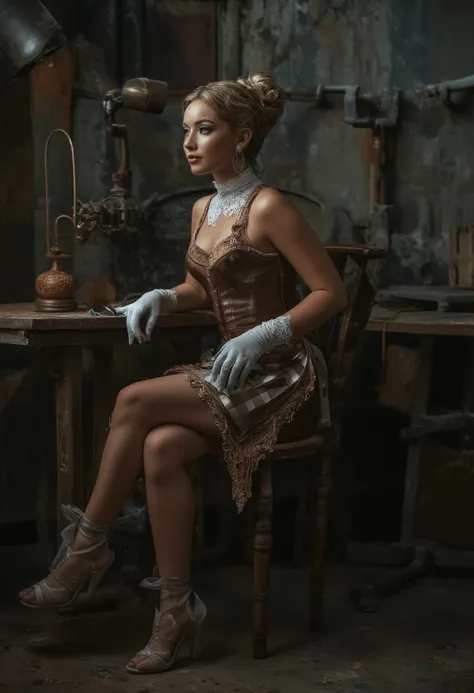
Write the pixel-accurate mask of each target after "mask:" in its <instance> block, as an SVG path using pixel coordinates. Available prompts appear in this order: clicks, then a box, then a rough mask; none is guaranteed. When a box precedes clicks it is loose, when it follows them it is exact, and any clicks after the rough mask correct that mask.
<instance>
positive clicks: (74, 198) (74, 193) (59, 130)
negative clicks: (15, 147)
mask: <svg viewBox="0 0 474 693" xmlns="http://www.w3.org/2000/svg"><path fill="white" fill-rule="evenodd" d="M56 133H61V134H63V135H64V136H65V137H66V139H67V141H68V143H69V149H70V152H71V165H72V217H69V216H68V217H67V218H68V219H70V220H71V221H72V222H73V224H74V226H76V210H77V182H76V155H75V153H74V144H73V142H72V139H71V137H70V136H69V134H68V133H67V132H66V130H63V129H62V128H57V129H56V130H53V131H52V132H50V134H49V135H48V138H47V140H46V143H45V145H44V197H45V200H44V208H45V225H46V228H45V233H46V251H47V252H48V253H49V250H50V243H49V241H50V229H49V172H48V153H49V143H50V142H51V139H52V138H53V136H54V135H55V134H56ZM62 216H67V215H62ZM60 218H61V217H58V219H60ZM58 219H57V220H56V222H57V221H58ZM56 236H57V223H56V224H55V239H54V240H55V242H56V241H57V237H56Z"/></svg>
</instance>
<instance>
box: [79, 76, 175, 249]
mask: <svg viewBox="0 0 474 693" xmlns="http://www.w3.org/2000/svg"><path fill="white" fill-rule="evenodd" d="M167 91H168V85H167V84H166V82H160V81H158V80H152V79H147V78H144V77H137V78H134V79H130V80H128V81H127V82H125V84H124V85H123V87H122V88H121V89H112V90H111V91H109V92H108V93H107V94H106V96H105V99H104V102H103V106H104V114H105V119H106V123H107V130H108V132H109V134H110V135H111V136H112V137H114V138H116V139H118V140H119V142H120V144H121V164H120V168H119V169H118V171H117V172H116V173H113V174H112V186H111V188H110V189H109V191H108V193H107V195H106V196H105V197H104V198H103V199H101V200H97V201H89V202H84V203H82V202H80V203H79V206H78V210H77V238H78V240H79V241H87V240H88V239H90V238H91V237H92V236H93V235H94V234H96V233H98V232H101V233H104V234H107V235H109V236H111V235H113V234H114V233H117V232H129V233H135V232H137V231H138V230H139V229H140V228H141V227H142V226H143V225H144V224H146V223H147V221H148V220H149V219H150V217H151V215H152V213H153V212H154V210H155V209H156V207H157V205H158V203H159V197H158V195H152V196H151V197H149V198H148V199H147V200H144V201H143V202H140V201H138V200H136V199H135V198H134V197H132V196H131V183H132V172H131V170H130V154H129V144H128V137H127V128H126V126H125V125H123V124H119V123H117V122H116V121H115V114H116V113H117V111H118V110H119V109H120V108H128V109H130V110H133V111H141V112H143V113H156V114H160V113H162V112H163V110H164V108H165V105H166V99H167Z"/></svg>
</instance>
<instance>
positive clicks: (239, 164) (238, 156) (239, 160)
mask: <svg viewBox="0 0 474 693" xmlns="http://www.w3.org/2000/svg"><path fill="white" fill-rule="evenodd" d="M244 168H245V157H244V155H243V152H242V150H241V149H237V151H236V153H235V156H234V169H235V171H236V172H237V173H242V171H243V170H244Z"/></svg>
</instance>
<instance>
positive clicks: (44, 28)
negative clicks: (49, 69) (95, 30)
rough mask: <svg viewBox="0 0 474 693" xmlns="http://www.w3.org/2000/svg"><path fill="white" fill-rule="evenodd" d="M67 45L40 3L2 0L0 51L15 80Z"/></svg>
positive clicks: (37, 0)
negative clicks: (11, 69)
mask: <svg viewBox="0 0 474 693" xmlns="http://www.w3.org/2000/svg"><path fill="white" fill-rule="evenodd" d="M65 42H66V35H65V34H64V31H63V30H62V28H61V27H60V26H59V24H58V23H57V22H56V20H55V19H54V17H53V15H52V14H51V13H50V12H49V11H48V10H47V9H46V7H45V6H44V5H43V3H41V2H39V0H0V50H1V52H2V53H3V54H4V55H5V56H6V58H8V60H9V61H10V63H11V65H12V66H13V73H14V75H15V76H18V75H19V74H21V73H22V72H25V71H27V70H28V69H30V68H31V67H32V66H33V65H34V64H35V63H36V62H38V60H40V59H41V58H42V57H44V56H45V55H48V53H52V52H53V51H55V50H57V49H58V48H60V47H61V46H62V45H63V44H64V43H65ZM0 63H1V61H0Z"/></svg>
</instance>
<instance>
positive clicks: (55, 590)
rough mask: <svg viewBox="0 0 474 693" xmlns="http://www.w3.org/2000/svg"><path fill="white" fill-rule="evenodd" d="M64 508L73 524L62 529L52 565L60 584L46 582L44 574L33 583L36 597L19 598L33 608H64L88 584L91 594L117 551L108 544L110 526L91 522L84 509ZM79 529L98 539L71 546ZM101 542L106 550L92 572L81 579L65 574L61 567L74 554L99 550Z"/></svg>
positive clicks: (91, 538) (67, 506)
mask: <svg viewBox="0 0 474 693" xmlns="http://www.w3.org/2000/svg"><path fill="white" fill-rule="evenodd" d="M61 511H62V513H63V515H64V517H66V518H67V519H68V520H71V524H70V525H68V526H67V527H66V528H65V529H64V530H63V532H62V534H61V537H62V540H63V541H62V544H61V546H60V548H59V551H58V553H57V554H56V557H55V558H54V560H53V562H52V564H51V566H50V568H49V575H52V576H53V577H54V578H55V580H56V581H57V582H58V583H59V584H60V585H61V587H52V586H51V585H49V584H48V583H47V582H46V579H47V578H43V580H40V581H39V582H37V583H35V584H34V585H32V586H31V587H32V589H33V590H34V592H35V601H34V602H28V601H25V600H24V599H21V597H20V602H21V603H22V604H23V605H24V606H28V607H30V608H32V609H64V608H65V607H67V606H71V604H73V603H74V602H75V601H76V599H77V598H78V596H79V594H80V593H81V592H82V590H83V589H84V588H85V587H86V585H88V593H89V594H91V593H92V592H94V591H95V589H96V588H97V586H98V585H99V583H100V582H101V580H102V578H103V577H104V575H105V573H106V572H107V570H108V569H109V568H110V566H111V565H112V563H113V562H114V552H113V551H112V550H111V549H109V548H108V547H107V546H106V545H107V534H108V531H109V528H108V527H101V526H99V525H95V524H94V523H93V522H90V520H88V519H87V518H86V517H84V513H83V512H82V511H81V510H79V508H77V507H76V506H74V505H63V506H61ZM77 532H79V533H80V534H82V535H83V536H84V537H86V538H87V539H89V540H91V541H94V542H95V543H93V544H91V545H90V546H87V547H86V548H84V549H79V550H77V551H75V550H73V549H71V544H72V542H73V540H74V537H75V536H76V533H77ZM101 546H103V547H104V548H106V551H105V552H103V553H102V552H101V553H100V555H99V556H98V560H97V561H94V562H91V568H92V571H91V573H90V575H88V576H87V577H86V578H81V579H79V578H74V577H72V576H68V575H65V574H64V570H62V568H63V566H64V565H65V564H66V563H67V561H69V560H70V559H71V558H72V557H74V556H82V555H86V554H89V553H92V551H96V550H97V549H99V548H100V547H101ZM48 577H49V576H48ZM61 595H65V597H66V599H63V600H61Z"/></svg>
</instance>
